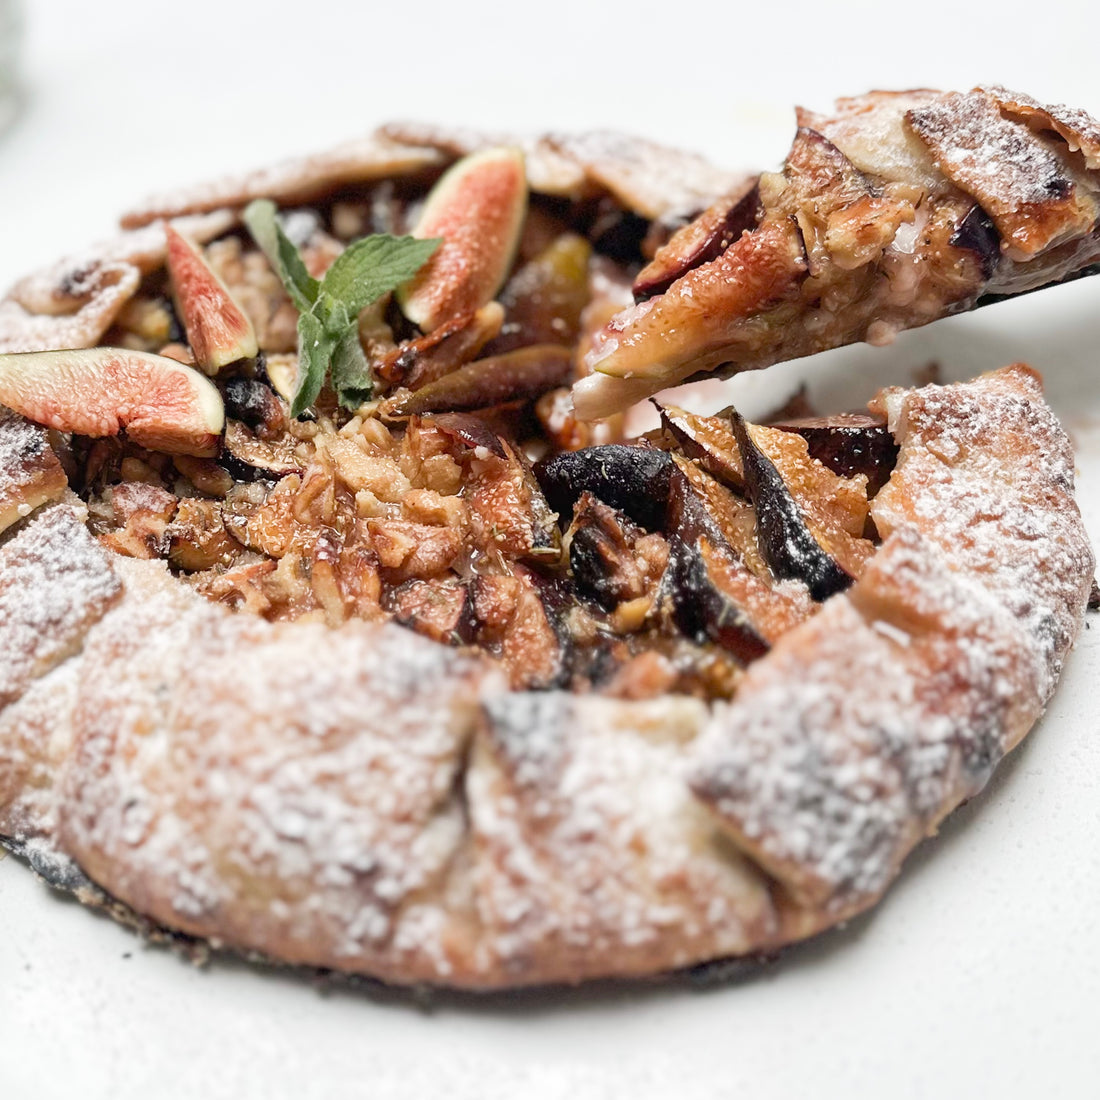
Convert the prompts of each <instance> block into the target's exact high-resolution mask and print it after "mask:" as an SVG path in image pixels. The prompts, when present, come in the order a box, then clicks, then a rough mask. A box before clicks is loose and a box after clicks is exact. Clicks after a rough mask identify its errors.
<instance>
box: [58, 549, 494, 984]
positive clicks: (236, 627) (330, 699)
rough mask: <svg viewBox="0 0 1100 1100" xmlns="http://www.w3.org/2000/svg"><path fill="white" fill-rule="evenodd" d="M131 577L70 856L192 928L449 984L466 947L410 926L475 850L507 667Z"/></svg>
mask: <svg viewBox="0 0 1100 1100" xmlns="http://www.w3.org/2000/svg"><path fill="white" fill-rule="evenodd" d="M121 564H123V565H124V567H125V576H126V582H127V598H126V600H125V601H124V602H123V603H122V604H121V605H120V606H119V607H118V609H117V610H116V611H115V612H114V613H112V614H111V615H110V616H108V617H107V618H106V619H105V620H104V621H103V622H102V623H101V624H100V625H99V626H98V627H97V628H96V629H95V630H94V631H93V632H92V634H91V636H90V637H89V639H88V642H87V646H86V654H87V664H86V668H87V670H88V674H87V675H86V677H85V678H84V680H83V682H82V685H81V692H80V701H79V704H78V707H77V712H76V718H75V728H76V732H77V738H78V745H77V751H76V754H75V756H74V758H73V761H72V766H71V768H70V769H69V771H68V774H67V776H66V779H65V784H64V789H65V796H66V812H65V815H64V819H63V822H62V836H63V840H64V844H65V846H66V848H67V849H68V850H69V851H71V852H73V853H74V854H75V855H76V856H77V858H78V859H79V860H80V862H81V864H82V866H84V867H85V868H86V869H87V870H88V871H89V873H90V874H91V875H92V877H93V878H94V879H96V881H98V882H100V883H101V884H102V885H104V886H105V887H106V888H107V889H109V890H110V891H111V892H112V893H113V894H115V895H116V896H118V897H120V898H121V899H123V900H124V901H126V902H128V903H129V904H131V905H132V906H134V908H136V909H137V910H139V911H140V912H142V913H146V914H149V915H152V916H153V917H155V918H156V919H158V920H161V921H163V922H165V923H166V924H169V925H170V926H172V927H182V928H184V929H186V930H188V931H190V932H193V933H196V934H199V935H204V936H208V937H212V938H216V939H218V940H221V941H224V942H227V943H230V944H233V945H236V946H238V947H241V948H248V949H252V950H260V951H265V952H267V953H270V954H272V955H275V956H276V957H278V958H282V959H285V960H288V961H293V962H305V963H313V964H315V965H330V966H331V965H336V966H343V967H346V968H348V969H353V970H367V971H369V972H373V973H386V972H388V971H390V970H391V969H392V970H393V971H394V972H396V973H398V974H400V975H401V976H402V977H404V978H405V980H410V979H411V978H412V977H415V976H416V975H417V974H420V975H423V976H434V977H436V978H438V976H439V975H440V974H441V973H444V972H445V971H446V970H447V969H448V967H450V966H452V965H453V964H452V962H451V961H450V960H449V957H448V950H449V949H448V939H449V938H448V936H447V935H445V934H440V935H438V936H436V937H435V938H433V939H431V940H427V941H423V940H417V939H415V937H411V936H407V935H406V936H401V937H399V933H400V930H401V926H402V920H403V910H404V908H405V907H406V905H410V904H412V903H414V902H415V903H417V904H418V910H417V915H416V920H417V921H418V922H419V925H420V926H424V924H425V922H426V920H427V917H426V911H425V906H427V907H428V908H429V909H430V908H431V906H432V904H433V903H432V902H431V898H432V896H433V894H434V893H435V892H436V891H437V890H441V889H442V887H443V883H444V880H445V878H446V874H447V871H448V867H449V864H450V862H451V861H452V859H453V858H454V857H455V855H456V852H457V850H458V849H459V847H460V846H461V844H462V842H463V839H464V835H465V829H464V824H463V818H462V815H461V811H460V806H459V804H458V803H457V802H456V801H455V798H454V794H453V792H454V785H455V781H456V777H457V775H458V773H459V769H460V767H461V763H462V754H463V750H464V746H465V744H466V742H467V740H468V738H469V736H470V732H471V728H472V726H473V723H474V721H475V720H476V716H477V701H478V690H479V685H480V682H481V680H482V678H483V676H484V675H485V672H486V666H484V665H482V663H481V662H479V661H475V660H471V659H468V658H463V657H461V656H459V655H457V654H456V653H454V651H452V650H449V649H446V648H445V647H442V646H437V645H434V644H433V643H431V642H428V641H427V640H425V639H422V638H420V637H418V636H416V635H414V634H412V633H411V632H409V631H406V630H402V629H400V628H398V627H393V626H377V625H370V624H367V623H363V622H354V623H351V624H349V625H348V626H347V627H345V628H343V629H340V630H329V629H327V628H325V627H324V626H323V625H321V624H317V623H304V622H301V623H283V624H269V623H266V622H264V621H262V620H259V619H254V618H252V617H251V616H245V615H234V614H231V613H229V612H226V611H225V610H223V609H222V608H220V607H216V606H213V605H211V604H209V603H207V602H206V601H204V600H202V599H201V598H200V597H198V596H194V595H192V594H190V593H188V592H186V591H185V590H184V589H183V588H182V586H180V585H178V584H177V583H176V582H174V581H172V580H171V578H170V577H169V576H168V574H167V573H166V571H165V570H164V569H163V568H162V567H158V563H148V562H137V561H134V562H126V563H121ZM435 904H436V905H437V906H438V903H435ZM439 919H440V921H441V923H442V925H444V926H449V925H450V924H451V923H452V922H453V921H455V920H456V919H457V917H456V915H455V914H448V913H444V912H443V911H442V910H440V914H439ZM457 938H458V937H457V936H454V935H452V936H451V937H450V939H451V940H456V939H457ZM398 940H400V943H401V944H402V945H403V946H402V947H400V948H397V947H395V944H396V943H397V942H398ZM459 961H460V962H461V960H459ZM466 965H467V966H469V965H470V964H469V962H468V961H467V962H466Z"/></svg>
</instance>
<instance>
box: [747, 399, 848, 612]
mask: <svg viewBox="0 0 1100 1100" xmlns="http://www.w3.org/2000/svg"><path fill="white" fill-rule="evenodd" d="M730 423H731V424H732V425H733V430H734V434H735V435H736V436H737V443H738V445H739V446H740V448H741V461H742V463H743V464H744V469H745V484H746V486H747V488H748V491H749V496H750V497H751V498H752V503H753V507H755V509H756V529H757V538H758V541H759V544H760V552H761V554H763V556H764V560H765V561H766V562H767V563H768V567H769V568H770V569H771V571H772V572H773V573H774V574H775V575H776V576H777V577H779V578H781V579H787V580H797V581H802V582H803V583H804V584H805V585H806V587H807V588H808V589H809V590H810V595H811V596H812V597H813V598H814V599H815V600H817V601H818V602H820V601H822V600H826V599H828V598H829V597H830V596H832V595H835V594H836V593H837V592H843V591H844V590H845V589H846V588H848V587H849V586H850V585H851V583H852V579H853V578H852V577H850V576H849V575H848V574H847V573H845V572H844V570H843V569H841V568H840V566H839V565H838V564H837V563H836V562H835V561H834V560H833V558H832V557H830V556H829V554H827V553H826V552H825V550H824V549H823V548H822V546H821V544H820V543H819V542H818V541H817V539H815V538H814V536H813V533H812V532H811V531H810V529H809V527H808V526H807V525H806V520H805V518H804V517H803V515H802V510H801V509H800V508H799V507H798V504H797V503H796V502H795V500H794V498H793V497H792V496H791V493H790V490H789V489H788V488H787V486H786V483H785V482H784V481H783V478H782V477H781V476H780V474H779V471H778V470H777V469H776V468H775V466H774V465H773V464H772V461H771V459H769V458H768V457H767V456H766V455H765V454H764V453H763V452H762V451H761V450H760V448H759V447H757V445H756V444H755V443H754V442H753V440H752V437H751V436H750V434H749V429H748V425H747V424H746V423H745V421H744V419H743V418H742V416H741V415H740V413H738V412H736V411H731V413H730Z"/></svg>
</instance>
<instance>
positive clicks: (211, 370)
mask: <svg viewBox="0 0 1100 1100" xmlns="http://www.w3.org/2000/svg"><path fill="white" fill-rule="evenodd" d="M164 234H165V236H166V238H167V240H168V275H169V278H170V279H171V280H172V290H173V296H174V297H175V301H176V309H177V310H178V311H179V314H180V317H181V319H182V321H183V327H184V328H185V329H186V330H187V342H188V343H189V344H190V345H191V353H192V354H193V355H194V356H195V362H196V363H197V364H198V365H199V367H201V368H202V370H203V371H204V372H205V373H206V374H209V375H215V374H217V373H218V371H220V370H221V369H222V367H225V366H228V364H230V363H235V362H236V361H237V360H238V359H253V358H255V356H256V355H257V353H258V352H259V350H260V349H259V345H258V343H257V342H256V332H255V330H254V329H253V328H252V322H251V321H250V320H249V319H248V315H247V314H246V313H245V312H244V310H242V309H241V307H240V306H238V305H237V303H236V302H235V301H233V297H232V295H231V294H230V293H229V291H228V289H227V288H226V286H225V284H224V283H223V282H222V281H221V279H219V278H218V276H217V275H216V274H215V273H214V271H213V269H212V268H211V267H210V265H209V264H208V263H207V262H206V257H205V256H203V254H202V251H201V250H200V249H199V247H198V245H196V244H195V242H194V241H192V240H189V239H188V238H187V237H185V236H184V235H183V234H182V233H180V232H178V231H177V230H176V229H174V228H173V227H172V226H171V225H170V224H165V226H164Z"/></svg>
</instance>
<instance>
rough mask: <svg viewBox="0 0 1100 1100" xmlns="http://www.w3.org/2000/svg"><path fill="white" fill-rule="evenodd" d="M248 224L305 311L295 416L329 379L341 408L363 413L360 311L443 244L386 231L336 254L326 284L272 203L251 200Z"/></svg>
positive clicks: (367, 384) (366, 376)
mask: <svg viewBox="0 0 1100 1100" xmlns="http://www.w3.org/2000/svg"><path fill="white" fill-rule="evenodd" d="M244 223H245V225H247V226H248V229H249V231H250V232H251V234H252V236H253V238H254V239H255V241H256V243H257V244H258V245H259V246H260V249H261V250H262V251H263V253H264V255H265V256H266V257H267V259H268V262H269V263H270V264H271V266H272V267H273V268H274V269H275V271H276V273H277V274H278V276H279V278H280V279H282V281H283V285H284V286H285V287H286V290H287V293H288V294H289V295H290V300H291V301H292V302H293V303H294V305H295V306H296V307H297V309H298V386H297V389H296V390H295V393H294V399H293V401H291V403H290V415H291V416H301V415H302V413H304V412H305V411H306V409H308V408H309V407H310V406H311V405H312V404H313V403H314V402H315V401H316V400H317V395H318V394H319V393H320V392H321V387H322V386H323V385H324V383H325V376H326V375H329V376H330V377H331V378H332V385H333V388H334V389H335V390H336V396H337V397H338V398H339V401H340V404H341V405H343V406H344V408H346V409H349V410H355V409H357V408H358V407H359V406H360V405H361V404H362V403H363V402H364V401H366V400H367V399H368V398H369V397H370V396H371V393H372V392H373V390H374V378H373V376H372V375H371V369H370V364H369V363H368V362H367V358H366V356H365V355H364V354H363V348H362V345H361V344H360V343H359V314H360V313H361V312H362V311H363V310H364V309H365V308H366V307H367V306H369V305H370V304H371V303H372V302H376V301H378V299H379V298H381V297H382V296H383V295H384V294H389V293H390V292H391V291H393V290H396V289H397V288H398V287H399V286H401V284H402V283H407V282H408V281H409V280H410V279H411V278H412V277H413V276H414V275H415V274H416V273H417V272H418V271H419V270H420V269H421V268H422V267H423V266H424V264H426V263H427V262H428V260H429V258H430V257H431V255H432V253H433V252H435V250H436V249H437V248H438V247H439V245H440V243H441V242H440V241H439V240H438V239H436V240H425V241H422V240H417V239H416V238H415V237H391V236H389V235H388V234H385V233H379V234H376V235H374V236H371V237H363V238H362V239H360V240H358V241H353V242H352V243H351V244H350V245H348V247H347V248H346V249H345V250H344V251H343V252H342V253H341V254H340V255H339V256H337V257H336V259H335V260H334V261H333V263H332V266H331V267H329V269H328V271H326V272H325V274H324V277H323V278H322V279H315V278H313V276H312V275H310V273H309V272H308V271H307V270H306V265H305V263H304V262H303V260H302V256H301V253H299V251H298V249H297V248H296V247H295V245H294V242H293V241H291V240H290V238H289V237H287V235H286V234H285V233H284V232H283V227H282V226H281V225H280V224H279V219H278V218H277V217H276V209H275V204H274V203H273V202H271V201H270V200H268V199H256V200H255V201H254V202H252V203H250V204H249V205H248V207H247V208H246V210H245V212H244Z"/></svg>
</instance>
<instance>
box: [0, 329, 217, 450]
mask: <svg viewBox="0 0 1100 1100" xmlns="http://www.w3.org/2000/svg"><path fill="white" fill-rule="evenodd" d="M0 404H3V405H6V406H7V407H8V408H10V409H14V410H15V411H16V412H18V413H20V414H21V415H23V416H25V417H26V418H27V419H28V420H33V421H34V422H35V423H37V424H43V425H45V426H46V427H48V428H54V429H56V430H57V431H61V432H72V433H74V434H76V435H86V436H91V437H93V438H99V437H102V436H112V435H118V433H119V432H120V431H121V430H122V429H124V428H125V430H126V434H127V436H128V437H129V438H130V439H131V440H133V441H134V442H135V443H137V444H139V445H140V446H142V447H147V448H148V449H149V450H151V451H164V452H166V453H167V454H183V455H194V456H195V457H196V458H212V457H213V456H214V455H216V454H217V453H218V447H219V443H220V440H221V434H222V429H223V428H224V427H225V407H224V405H223V404H222V398H221V394H219V393H218V391H217V389H216V388H215V387H214V385H213V384H212V383H211V382H210V381H209V380H208V379H206V378H204V377H203V376H202V375H201V374H200V373H199V372H198V371H196V370H192V369H191V368H190V367H185V366H184V365H183V364H182V363H177V362H176V361H175V360H174V359H167V358H165V357H164V356H161V355H151V354H149V353H147V352H141V351H129V350H126V349H124V348H86V349H80V350H75V351H31V352H22V353H17V354H12V355H0Z"/></svg>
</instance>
